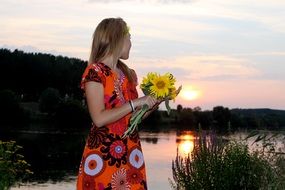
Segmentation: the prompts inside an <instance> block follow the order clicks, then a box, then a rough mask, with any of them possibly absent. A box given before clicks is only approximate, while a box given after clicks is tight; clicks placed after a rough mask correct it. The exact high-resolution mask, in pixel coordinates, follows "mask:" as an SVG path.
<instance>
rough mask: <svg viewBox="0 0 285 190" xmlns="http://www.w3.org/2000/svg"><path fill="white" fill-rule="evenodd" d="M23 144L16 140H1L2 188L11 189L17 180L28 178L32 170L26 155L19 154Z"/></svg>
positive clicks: (4, 189) (0, 189) (0, 188)
mask: <svg viewBox="0 0 285 190" xmlns="http://www.w3.org/2000/svg"><path fill="white" fill-rule="evenodd" d="M20 149H22V147H21V146H19V145H16V142H15V141H9V142H2V141H0V190H6V189H9V187H10V186H12V185H14V184H15V183H16V182H18V181H21V180H23V179H26V178H27V177H28V176H29V175H31V174H32V172H31V171H30V170H29V166H30V165H29V164H28V163H27V162H26V161H25V160H24V156H23V155H21V154H19V153H18V152H19V150H20Z"/></svg>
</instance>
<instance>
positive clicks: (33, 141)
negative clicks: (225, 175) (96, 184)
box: [0, 130, 253, 190]
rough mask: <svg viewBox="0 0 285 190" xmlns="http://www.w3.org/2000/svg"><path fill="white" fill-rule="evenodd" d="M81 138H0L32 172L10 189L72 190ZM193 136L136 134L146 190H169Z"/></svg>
mask: <svg viewBox="0 0 285 190" xmlns="http://www.w3.org/2000/svg"><path fill="white" fill-rule="evenodd" d="M85 135H86V134H64V133H56V132H54V133H41V132H31V131H22V132H21V133H11V134H8V135H5V136H1V135H0V138H1V139H2V140H8V139H14V140H16V141H17V143H18V144H20V145H23V146H24V152H23V154H24V155H25V159H26V160H27V161H28V162H29V163H31V164H32V170H33V171H34V172H35V174H34V177H33V182H30V183H26V184H23V186H18V187H12V188H11V189H12V190H18V189H20V190H28V189H37V190H54V189H57V190H75V184H76V174H77V170H78V165H79V161H80V159H81V154H82V151H83V146H84V144H85ZM246 135H247V133H235V134H234V135H233V136H232V137H233V138H244V137H245V136H246ZM9 136H10V137H9ZM195 136H196V133H194V132H193V131H187V130H184V131H174V130H170V131H165V132H148V131H141V132H140V137H141V143H142V148H143V152H144V158H145V163H146V170H147V182H148V188H149V189H150V190H170V189H171V185H170V183H169V180H170V179H172V160H174V159H175V157H176V155H177V151H178V154H179V155H181V156H186V155H187V154H188V153H190V152H191V151H192V150H193V147H194V141H193V140H194V138H195ZM252 141H253V139H251V140H250V143H249V144H251V143H252Z"/></svg>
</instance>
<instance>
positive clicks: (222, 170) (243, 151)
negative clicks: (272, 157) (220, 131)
mask: <svg viewBox="0 0 285 190" xmlns="http://www.w3.org/2000/svg"><path fill="white" fill-rule="evenodd" d="M283 160H284V159H283ZM276 168H277V167H276V165H273V163H271V162H270V161H269V159H268V157H265V156H264V154H262V153H261V152H254V153H250V152H249V149H248V147H247V145H246V144H244V143H241V142H240V143H238V142H232V141H231V142H222V139H221V138H217V137H216V136H215V135H210V138H206V135H204V134H200V135H199V137H197V139H195V141H194V150H193V152H192V153H191V154H190V155H189V156H188V157H186V158H182V157H181V156H179V155H177V157H176V159H175V160H174V161H173V162H172V170H173V181H171V185H172V188H173V189H177V190H184V189H185V190H192V189H193V190H194V189H195V190H199V189H203V190H207V189H209V190H211V189H218V190H230V189H232V190H241V189H251V190H254V189H272V188H273V189H278V188H276V187H277V185H276V184H278V183H277V182H278V181H279V180H278V176H277V175H276ZM279 169H280V167H279Z"/></svg>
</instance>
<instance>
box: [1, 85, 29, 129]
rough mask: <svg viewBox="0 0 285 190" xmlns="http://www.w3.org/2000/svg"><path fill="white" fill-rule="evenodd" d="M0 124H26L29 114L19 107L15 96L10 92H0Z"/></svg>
mask: <svg viewBox="0 0 285 190" xmlns="http://www.w3.org/2000/svg"><path fill="white" fill-rule="evenodd" d="M0 113H1V115H0V122H1V123H2V124H4V125H8V126H11V125H13V126H14V125H19V124H26V123H27V122H28V121H29V113H28V112H25V111H24V110H23V109H22V108H21V107H20V103H19V100H18V99H17V96H16V94H15V93H14V92H13V91H11V90H1V91H0Z"/></svg>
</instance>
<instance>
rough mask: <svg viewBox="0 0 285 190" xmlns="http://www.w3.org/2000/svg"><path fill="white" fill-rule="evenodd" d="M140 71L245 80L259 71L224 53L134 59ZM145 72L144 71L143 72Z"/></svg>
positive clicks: (186, 77)
mask: <svg viewBox="0 0 285 190" xmlns="http://www.w3.org/2000/svg"><path fill="white" fill-rule="evenodd" d="M134 62H135V63H136V68H137V69H138V70H141V71H147V70H148V71H155V72H157V71H160V70H161V69H162V70H164V71H167V72H173V74H174V75H176V76H178V77H179V78H180V80H182V81H184V80H188V81H192V80H200V81H202V80H205V81H208V80H211V81H222V80H245V79H252V78H254V77H257V76H260V75H261V72H260V71H259V70H258V69H257V68H256V67H254V65H253V64H251V63H250V61H249V60H246V59H243V58H238V57H232V56H226V55H189V56H180V57H177V58H172V59H171V58H169V59H151V60H148V59H141V60H135V61H134ZM144 74H146V73H144Z"/></svg>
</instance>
